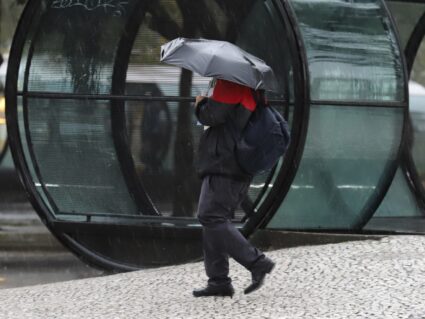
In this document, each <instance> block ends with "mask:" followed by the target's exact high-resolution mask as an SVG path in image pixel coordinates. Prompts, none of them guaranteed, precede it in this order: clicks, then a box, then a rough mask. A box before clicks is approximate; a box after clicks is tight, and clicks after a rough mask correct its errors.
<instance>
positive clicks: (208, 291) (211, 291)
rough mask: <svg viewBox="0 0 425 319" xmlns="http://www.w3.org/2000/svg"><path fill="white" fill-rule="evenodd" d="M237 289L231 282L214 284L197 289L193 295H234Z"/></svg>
mask: <svg viewBox="0 0 425 319" xmlns="http://www.w3.org/2000/svg"><path fill="white" fill-rule="evenodd" d="M234 293H235V290H234V289H233V286H232V285H231V284H229V285H224V286H213V285H208V286H206V287H205V288H202V289H195V290H194V291H193V295H194V296H195V297H209V296H221V297H230V298H232V297H233V294H234Z"/></svg>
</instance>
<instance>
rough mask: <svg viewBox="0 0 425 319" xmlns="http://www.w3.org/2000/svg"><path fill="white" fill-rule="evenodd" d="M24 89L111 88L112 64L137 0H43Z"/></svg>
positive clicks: (92, 90)
mask: <svg viewBox="0 0 425 319" xmlns="http://www.w3.org/2000/svg"><path fill="white" fill-rule="evenodd" d="M42 3H43V4H42V6H41V7H40V9H41V10H40V11H42V19H40V22H39V24H38V25H36V26H35V35H34V36H35V37H34V40H33V41H34V42H33V45H34V47H33V51H31V52H30V54H31V68H30V70H29V78H28V90H31V91H47V92H68V93H71V92H72V93H88V94H99V93H109V92H110V87H111V78H112V67H113V61H114V58H115V52H116V49H117V47H118V43H119V40H120V37H121V35H122V32H123V29H124V26H125V23H126V21H127V17H128V14H129V13H131V12H132V10H133V6H134V4H135V1H128V2H121V1H120V2H118V1H109V2H108V5H106V4H103V2H96V1H95V2H87V4H86V5H83V3H82V2H79V1H71V2H69V1H60V0H57V1H56V0H54V1H46V0H44V1H42Z"/></svg>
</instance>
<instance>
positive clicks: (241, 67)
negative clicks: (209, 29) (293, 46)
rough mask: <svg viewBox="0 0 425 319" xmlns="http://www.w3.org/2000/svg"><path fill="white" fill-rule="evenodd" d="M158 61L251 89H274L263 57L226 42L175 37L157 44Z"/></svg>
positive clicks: (273, 83)
mask: <svg viewBox="0 0 425 319" xmlns="http://www.w3.org/2000/svg"><path fill="white" fill-rule="evenodd" d="M161 62H165V63H168V64H172V65H176V66H179V67H182V68H185V69H188V70H191V71H193V72H196V73H198V74H200V75H202V76H206V77H216V78H218V79H223V80H228V81H231V82H236V83H239V84H242V85H246V86H248V87H251V88H253V89H255V90H258V89H264V90H271V91H275V90H276V89H277V87H276V83H277V82H276V79H275V76H274V73H273V70H272V69H271V68H270V67H269V66H268V65H267V64H266V63H265V62H264V61H263V60H261V59H259V58H257V57H255V56H253V55H252V54H249V53H248V52H246V51H244V50H242V49H241V48H239V47H237V46H236V45H234V44H232V43H229V42H226V41H217V40H206V39H186V38H177V39H174V40H172V41H170V42H168V43H166V44H164V45H162V46H161Z"/></svg>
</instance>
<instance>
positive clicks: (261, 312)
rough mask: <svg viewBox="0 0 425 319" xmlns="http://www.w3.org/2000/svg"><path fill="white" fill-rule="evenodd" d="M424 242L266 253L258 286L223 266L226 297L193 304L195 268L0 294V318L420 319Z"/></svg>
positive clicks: (424, 314)
mask: <svg viewBox="0 0 425 319" xmlns="http://www.w3.org/2000/svg"><path fill="white" fill-rule="evenodd" d="M424 254H425V237H424V236H390V237H384V238H382V239H380V240H366V241H354V242H346V243H340V244H328V245H320V246H305V247H294V248H288V249H282V250H277V251H273V252H270V253H269V256H270V257H272V258H273V259H274V260H275V261H276V262H277V266H276V268H275V270H274V272H273V273H272V274H271V275H270V276H268V278H267V282H266V284H265V286H264V287H263V288H262V289H260V290H259V291H257V292H254V293H252V294H250V295H244V294H243V293H242V291H243V289H244V287H246V286H247V285H248V284H249V282H250V275H249V273H248V272H247V271H246V270H245V269H243V268H242V267H240V266H239V265H238V264H236V263H235V262H233V261H232V262H231V275H232V278H233V280H234V286H235V289H236V294H235V296H234V297H233V298H232V299H230V298H224V297H213V298H200V299H195V298H194V297H192V295H191V290H192V289H193V288H194V287H201V286H203V285H204V284H205V280H206V278H205V275H204V271H203V265H202V263H192V264H185V265H180V266H174V267H164V268H158V269H149V270H141V271H136V272H132V273H125V274H118V275H112V276H104V277H97V278H90V279H82V280H74V281H67V282H61V283H54V284H48V285H41V286H33V287H24V288H15V289H6V290H2V291H0V305H1V307H0V318H5V319H6V318H22V319H25V318H31V319H37V318H102V319H107V318H111V319H112V318H114V319H121V318H122V319H124V318H125V319H127V318H233V319H236V318H244V319H245V318H288V319H296V318H319V319H320V318H332V319H338V318H341V319H346V318H391V319H394V318H406V319H419V318H425V301H424V298H423V292H424V291H425V259H424V258H423V257H424Z"/></svg>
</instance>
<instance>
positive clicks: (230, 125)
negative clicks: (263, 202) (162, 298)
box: [193, 80, 275, 297]
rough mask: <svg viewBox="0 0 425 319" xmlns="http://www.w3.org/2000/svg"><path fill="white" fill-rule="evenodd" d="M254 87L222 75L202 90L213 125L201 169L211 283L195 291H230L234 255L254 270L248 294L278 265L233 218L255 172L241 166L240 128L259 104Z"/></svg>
mask: <svg viewBox="0 0 425 319" xmlns="http://www.w3.org/2000/svg"><path fill="white" fill-rule="evenodd" d="M256 105H257V103H256V101H255V98H254V96H253V92H252V89H250V88H249V87H246V86H243V85H240V84H236V83H233V82H229V81H225V80H217V83H216V85H215V87H214V91H213V95H212V96H211V97H210V98H207V97H203V96H197V97H196V103H195V112H196V116H197V118H198V120H199V121H200V122H201V124H203V125H205V126H209V128H208V129H207V130H205V131H204V134H203V135H202V137H201V141H200V146H199V159H198V163H197V169H198V173H199V175H200V177H201V178H202V187H201V194H200V198H199V206H198V219H199V221H200V223H201V224H202V226H203V250H204V261H205V271H206V274H207V276H208V278H209V279H208V285H207V286H206V287H205V288H202V289H197V290H194V291H193V295H194V296H195V297H201V296H230V297H232V296H233V294H234V289H233V286H232V283H231V279H230V277H229V261H228V258H229V256H230V257H232V258H234V259H235V260H236V261H237V262H238V263H240V264H241V265H243V266H244V267H245V268H246V269H248V270H249V271H250V272H251V275H252V283H251V284H250V285H249V286H248V287H247V288H246V289H245V291H244V292H245V294H248V293H250V292H252V291H254V290H256V289H258V288H260V287H261V285H262V284H263V282H264V279H265V276H266V274H268V273H270V272H271V271H272V269H273V267H274V266H275V264H274V262H273V261H271V260H270V259H269V258H267V257H266V256H265V255H264V254H263V253H262V252H261V251H259V250H258V249H257V248H255V247H253V246H252V245H251V244H250V243H249V242H248V241H247V240H246V239H245V238H244V237H243V236H242V234H241V233H240V232H239V231H238V230H237V229H236V228H235V226H234V225H233V224H232V222H231V219H232V218H233V215H234V212H235V210H236V209H237V207H238V206H239V205H240V203H241V202H242V200H243V198H244V197H245V196H246V193H247V191H248V188H249V185H250V182H251V180H252V176H251V175H249V174H247V173H245V172H244V171H242V170H241V168H240V167H239V165H238V163H237V160H236V157H235V153H234V147H235V132H237V133H240V132H241V131H242V130H243V128H244V127H245V125H246V123H247V122H248V120H249V117H250V115H251V113H252V112H253V111H254V110H255V108H256Z"/></svg>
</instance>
